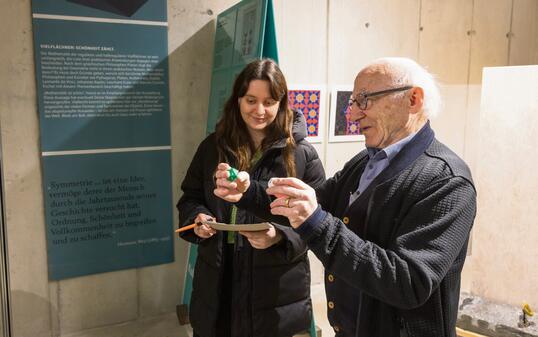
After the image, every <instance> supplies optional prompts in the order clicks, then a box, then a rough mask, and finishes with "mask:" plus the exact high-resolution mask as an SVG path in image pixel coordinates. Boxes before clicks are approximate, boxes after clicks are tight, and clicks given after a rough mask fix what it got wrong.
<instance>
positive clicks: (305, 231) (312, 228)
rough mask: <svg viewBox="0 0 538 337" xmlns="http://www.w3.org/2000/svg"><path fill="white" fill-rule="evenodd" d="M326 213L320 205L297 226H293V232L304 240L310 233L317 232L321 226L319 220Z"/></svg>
mask: <svg viewBox="0 0 538 337" xmlns="http://www.w3.org/2000/svg"><path fill="white" fill-rule="evenodd" d="M326 215H327V212H325V211H324V210H323V209H322V208H321V206H320V205H318V208H316V210H315V211H314V213H312V214H311V215H310V216H309V217H308V218H307V219H306V220H305V221H304V222H303V223H302V224H301V225H300V226H299V227H297V228H295V232H297V234H299V235H300V236H301V238H303V239H304V240H306V239H308V238H310V237H311V236H312V234H314V233H315V232H318V231H319V230H320V228H321V222H322V221H323V219H324V218H325V216H326Z"/></svg>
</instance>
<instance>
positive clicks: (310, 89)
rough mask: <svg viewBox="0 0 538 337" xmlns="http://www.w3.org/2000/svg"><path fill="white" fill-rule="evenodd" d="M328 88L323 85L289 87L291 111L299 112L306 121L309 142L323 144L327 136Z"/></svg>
mask: <svg viewBox="0 0 538 337" xmlns="http://www.w3.org/2000/svg"><path fill="white" fill-rule="evenodd" d="M326 102H327V93H326V87H325V86H323V85H304V84H290V85H288V104H289V107H290V109H292V110H296V111H299V112H301V113H302V114H303V116H304V117H305V119H306V128H307V134H308V136H307V138H306V139H307V140H308V141H309V142H310V143H321V142H323V139H324V134H325V119H326V118H325V112H324V111H325V109H326V106H327V103H326Z"/></svg>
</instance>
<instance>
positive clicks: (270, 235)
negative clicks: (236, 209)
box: [239, 225, 282, 249]
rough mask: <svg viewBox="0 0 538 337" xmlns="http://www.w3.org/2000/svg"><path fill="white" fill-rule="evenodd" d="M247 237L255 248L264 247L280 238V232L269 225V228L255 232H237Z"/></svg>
mask: <svg viewBox="0 0 538 337" xmlns="http://www.w3.org/2000/svg"><path fill="white" fill-rule="evenodd" d="M239 234H241V235H243V236H244V237H246V238H247V239H248V241H249V242H250V245H251V246H252V247H254V248H256V249H266V248H269V247H271V246H272V245H274V244H276V243H278V242H280V240H282V234H281V233H280V232H279V231H278V230H276V228H275V227H274V226H273V225H271V228H269V229H266V230H263V231H255V232H239Z"/></svg>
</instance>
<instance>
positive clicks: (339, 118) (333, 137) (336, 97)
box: [329, 85, 365, 143]
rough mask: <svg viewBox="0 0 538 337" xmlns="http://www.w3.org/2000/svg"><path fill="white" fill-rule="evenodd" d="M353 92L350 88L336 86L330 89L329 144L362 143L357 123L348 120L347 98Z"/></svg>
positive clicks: (362, 138)
mask: <svg viewBox="0 0 538 337" xmlns="http://www.w3.org/2000/svg"><path fill="white" fill-rule="evenodd" d="M352 92H353V87H352V86H349V85H347V86H344V85H338V86H334V87H332V88H331V105H330V112H329V119H330V120H329V142H331V143H335V142H354V141H364V139H365V138H364V135H361V134H360V128H359V123H358V122H352V121H350V120H349V119H348V117H347V115H348V114H349V106H348V102H349V96H350V95H351V93H352Z"/></svg>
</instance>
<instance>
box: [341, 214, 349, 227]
mask: <svg viewBox="0 0 538 337" xmlns="http://www.w3.org/2000/svg"><path fill="white" fill-rule="evenodd" d="M342 221H343V222H344V223H345V224H346V225H347V224H348V223H349V218H348V217H347V216H345V217H344V218H343V219H342Z"/></svg>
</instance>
